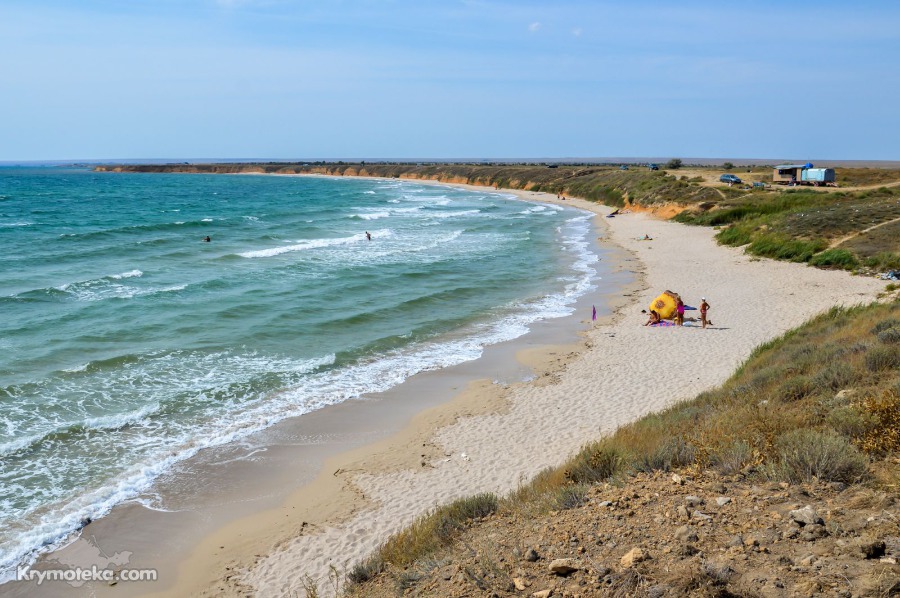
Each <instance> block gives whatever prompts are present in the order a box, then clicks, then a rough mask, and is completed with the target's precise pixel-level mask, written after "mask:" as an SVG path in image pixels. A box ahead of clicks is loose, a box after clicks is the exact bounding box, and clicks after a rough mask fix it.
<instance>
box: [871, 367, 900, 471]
mask: <svg viewBox="0 0 900 598" xmlns="http://www.w3.org/2000/svg"><path fill="white" fill-rule="evenodd" d="M862 409H863V410H864V412H865V413H866V414H867V415H868V416H870V417H871V418H872V419H873V420H874V424H873V425H872V426H871V427H870V428H869V429H868V431H867V433H866V435H865V437H864V438H863V440H862V448H863V450H864V451H866V452H867V453H870V454H873V455H876V456H882V455H885V454H888V453H892V452H893V453H896V452H897V451H900V384H897V385H895V389H893V390H886V391H884V392H883V393H882V395H881V396H880V397H879V396H869V397H866V399H865V400H863V402H862Z"/></svg>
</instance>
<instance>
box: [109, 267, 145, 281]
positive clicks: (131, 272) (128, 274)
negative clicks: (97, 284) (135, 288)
mask: <svg viewBox="0 0 900 598" xmlns="http://www.w3.org/2000/svg"><path fill="white" fill-rule="evenodd" d="M143 275H144V273H143V272H141V271H140V270H137V269H135V270H129V271H128V272H122V273H121V274H113V275H112V276H110V277H109V278H112V279H113V280H121V279H123V278H140V277H141V276H143Z"/></svg>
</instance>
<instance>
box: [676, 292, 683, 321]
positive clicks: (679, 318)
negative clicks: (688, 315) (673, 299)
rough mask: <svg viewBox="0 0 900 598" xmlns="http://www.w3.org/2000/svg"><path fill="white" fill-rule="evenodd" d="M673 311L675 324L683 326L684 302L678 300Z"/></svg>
mask: <svg viewBox="0 0 900 598" xmlns="http://www.w3.org/2000/svg"><path fill="white" fill-rule="evenodd" d="M675 311H676V313H677V315H676V316H675V324H676V325H678V326H684V301H682V300H681V297H679V298H678V302H677V303H676V304H675Z"/></svg>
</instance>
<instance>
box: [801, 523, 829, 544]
mask: <svg viewBox="0 0 900 598" xmlns="http://www.w3.org/2000/svg"><path fill="white" fill-rule="evenodd" d="M827 535H828V530H826V529H825V526H824V525H818V524H816V525H807V526H806V527H804V528H803V531H801V532H800V540H801V541H803V542H815V541H816V540H818V539H820V538H824V537H825V536H827Z"/></svg>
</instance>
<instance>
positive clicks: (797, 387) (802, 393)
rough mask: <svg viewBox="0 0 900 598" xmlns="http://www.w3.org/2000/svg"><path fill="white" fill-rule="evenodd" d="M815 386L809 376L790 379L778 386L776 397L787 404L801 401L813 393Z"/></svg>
mask: <svg viewBox="0 0 900 598" xmlns="http://www.w3.org/2000/svg"><path fill="white" fill-rule="evenodd" d="M813 389H814V386H813V383H812V380H810V379H809V377H808V376H794V377H791V378H788V379H787V380H785V381H784V382H782V383H781V384H780V385H779V386H778V390H777V391H775V392H776V396H777V397H778V398H779V399H781V400H782V401H785V402H793V401H799V400H800V399H803V398H805V397H807V396H809V395H810V394H811V393H812V392H813Z"/></svg>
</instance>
